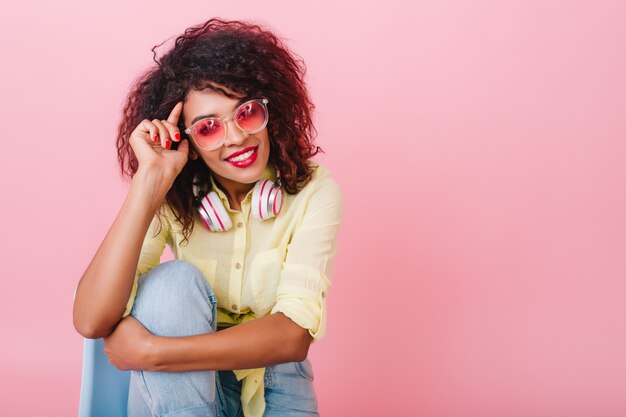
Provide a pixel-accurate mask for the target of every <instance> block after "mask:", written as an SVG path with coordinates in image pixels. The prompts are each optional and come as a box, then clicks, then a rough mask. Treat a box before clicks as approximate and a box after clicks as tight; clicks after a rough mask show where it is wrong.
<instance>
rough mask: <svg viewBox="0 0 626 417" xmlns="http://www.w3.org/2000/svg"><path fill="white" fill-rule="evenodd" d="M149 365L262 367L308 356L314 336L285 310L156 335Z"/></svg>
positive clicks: (170, 368) (178, 368)
mask: <svg viewBox="0 0 626 417" xmlns="http://www.w3.org/2000/svg"><path fill="white" fill-rule="evenodd" d="M153 337H154V339H153V343H152V354H151V355H149V356H148V357H149V358H150V359H149V363H147V364H146V365H147V367H148V368H150V369H151V370H155V371H172V372H182V371H195V370H206V369H213V370H224V369H249V368H260V367H264V366H268V365H271V364H276V363H285V362H294V361H298V362H300V361H303V360H304V359H306V357H307V354H308V351H309V346H310V344H311V340H312V339H311V336H310V334H309V332H308V330H307V329H303V328H302V327H300V326H299V325H297V324H296V323H294V322H293V321H292V320H291V319H290V318H289V317H287V316H285V315H284V314H283V313H277V314H271V315H269V316H265V317H261V318H258V319H254V320H251V321H248V322H245V323H242V324H238V325H236V326H232V327H229V328H227V329H224V330H220V331H219V332H216V333H206V334H200V335H196V336H187V337H177V338H168V337H158V336H153Z"/></svg>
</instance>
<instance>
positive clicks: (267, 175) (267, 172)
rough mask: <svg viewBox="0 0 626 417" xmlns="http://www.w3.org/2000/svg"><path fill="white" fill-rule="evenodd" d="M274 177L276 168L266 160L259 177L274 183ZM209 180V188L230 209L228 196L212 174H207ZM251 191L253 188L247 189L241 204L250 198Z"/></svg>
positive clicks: (275, 176)
mask: <svg viewBox="0 0 626 417" xmlns="http://www.w3.org/2000/svg"><path fill="white" fill-rule="evenodd" d="M276 178H277V175H276V168H275V167H274V165H273V164H272V163H270V162H268V163H267V165H265V168H264V169H263V173H262V174H261V178H260V179H268V180H271V181H272V182H274V183H276ZM209 182H210V183H211V190H212V191H215V192H216V193H217V195H218V196H219V197H220V200H222V203H223V204H224V206H225V207H227V208H229V209H230V203H229V202H228V197H227V196H226V194H225V193H224V191H222V189H221V188H220V187H218V186H217V184H216V183H215V180H214V179H213V175H212V174H210V175H209ZM253 191H254V188H252V189H251V190H250V191H248V194H246V198H244V200H243V202H242V205H243V204H247V202H248V201H249V200H251V199H252V192H253Z"/></svg>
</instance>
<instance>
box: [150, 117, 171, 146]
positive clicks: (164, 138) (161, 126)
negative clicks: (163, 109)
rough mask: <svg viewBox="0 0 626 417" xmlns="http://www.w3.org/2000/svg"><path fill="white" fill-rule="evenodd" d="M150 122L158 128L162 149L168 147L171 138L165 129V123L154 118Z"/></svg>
mask: <svg viewBox="0 0 626 417" xmlns="http://www.w3.org/2000/svg"><path fill="white" fill-rule="evenodd" d="M152 123H154V124H155V125H156V126H157V127H158V128H159V138H160V139H161V146H162V147H163V148H164V149H170V146H171V143H172V140H171V139H170V133H169V131H168V130H167V127H165V125H164V124H163V123H162V122H161V121H160V120H158V119H154V120H153V121H152ZM168 142H169V146H168Z"/></svg>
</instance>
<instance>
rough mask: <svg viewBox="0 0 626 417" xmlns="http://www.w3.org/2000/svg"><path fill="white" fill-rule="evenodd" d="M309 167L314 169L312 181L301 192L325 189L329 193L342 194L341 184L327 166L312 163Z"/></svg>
mask: <svg viewBox="0 0 626 417" xmlns="http://www.w3.org/2000/svg"><path fill="white" fill-rule="evenodd" d="M309 166H311V168H312V169H313V175H312V176H311V180H310V181H309V182H308V183H307V185H306V186H304V187H303V188H302V190H301V191H305V190H306V191H308V192H312V191H318V190H320V189H324V190H326V191H329V192H330V191H333V192H337V193H341V190H340V187H339V184H338V183H337V181H336V180H335V178H334V177H333V175H332V173H331V172H330V170H329V169H328V167H326V165H323V164H320V163H319V162H313V161H310V162H309Z"/></svg>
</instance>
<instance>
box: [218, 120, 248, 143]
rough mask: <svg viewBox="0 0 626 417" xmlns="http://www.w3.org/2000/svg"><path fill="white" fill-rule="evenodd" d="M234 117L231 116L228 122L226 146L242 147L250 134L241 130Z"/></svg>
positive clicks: (226, 125) (226, 122)
mask: <svg viewBox="0 0 626 417" xmlns="http://www.w3.org/2000/svg"><path fill="white" fill-rule="evenodd" d="M233 117H234V116H231V117H229V118H228V120H226V121H225V122H224V123H225V126H224V127H225V128H226V138H225V139H224V145H226V146H231V145H241V144H242V143H243V142H244V141H245V140H246V138H247V137H248V136H249V134H248V132H246V131H243V130H241V129H239V126H237V123H235V120H234V119H233Z"/></svg>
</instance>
